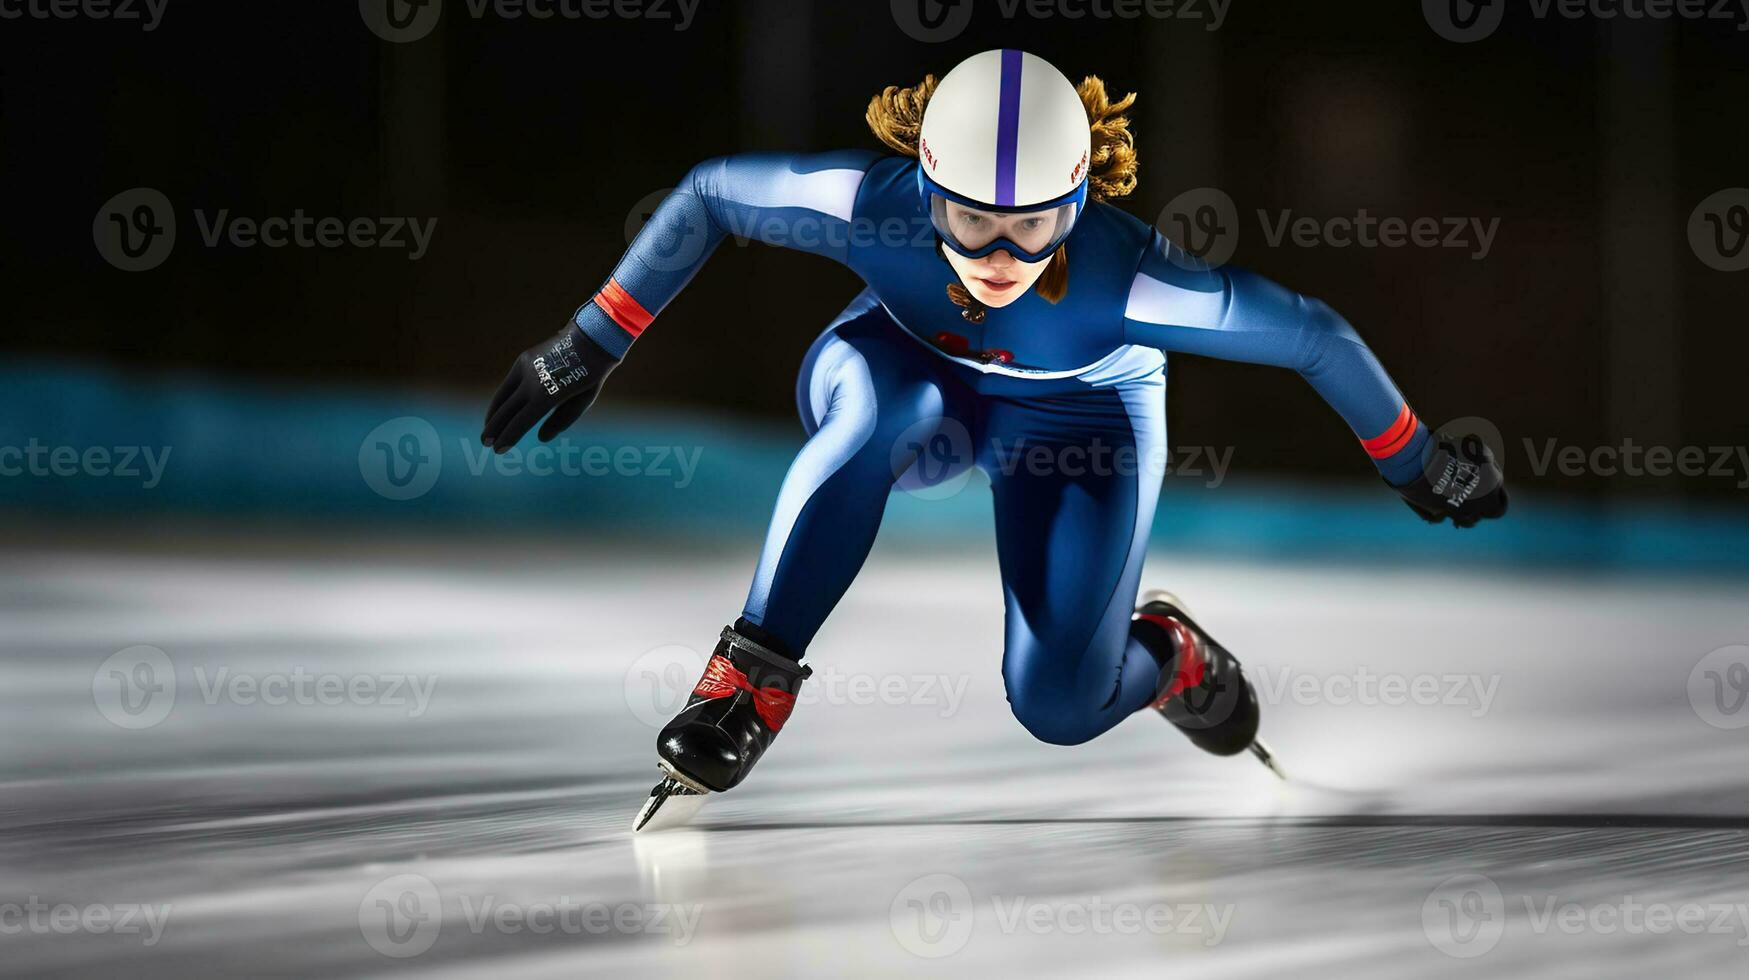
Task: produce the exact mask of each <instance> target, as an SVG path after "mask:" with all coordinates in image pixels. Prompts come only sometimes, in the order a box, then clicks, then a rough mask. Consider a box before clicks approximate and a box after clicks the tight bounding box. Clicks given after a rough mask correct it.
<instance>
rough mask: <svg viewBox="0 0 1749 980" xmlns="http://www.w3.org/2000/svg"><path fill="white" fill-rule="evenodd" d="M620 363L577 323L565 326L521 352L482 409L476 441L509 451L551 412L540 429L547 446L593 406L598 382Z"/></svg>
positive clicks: (500, 451)
mask: <svg viewBox="0 0 1749 980" xmlns="http://www.w3.org/2000/svg"><path fill="white" fill-rule="evenodd" d="M618 364H619V362H618V361H616V360H614V359H613V358H612V357H610V356H609V355H608V353H607V351H604V350H602V349H601V346H600V345H599V344H597V343H595V341H593V340H590V339H589V338H588V337H586V336H584V335H583V331H581V330H579V329H577V325H576V324H575V323H567V324H565V329H563V330H560V331H559V332H558V334H557V335H556V336H554V337H552V338H551V339H550V340H547V341H545V342H543V343H541V344H540V345H538V346H535V347H531V348H529V349H528V350H525V351H523V352H522V356H520V357H518V358H517V359H516V363H515V364H512V365H511V366H510V373H509V374H508V375H505V377H504V383H503V384H501V385H499V386H498V393H497V394H495V395H493V396H492V404H491V405H490V406H489V407H488V408H487V409H486V427H485V428H484V429H482V430H481V431H480V442H481V443H482V444H484V445H487V446H491V447H492V448H493V449H494V450H496V451H497V452H499V453H504V452H507V451H509V449H510V447H512V446H514V445H516V443H517V442H518V441H519V440H521V439H522V437H523V436H524V435H526V434H527V433H528V430H529V429H530V428H531V427H533V425H534V424H535V423H536V422H539V421H540V420H541V417H542V416H545V415H546V414H547V413H548V412H552V416H551V417H550V418H548V419H547V421H546V424H545V425H542V426H541V427H540V441H541V442H551V441H552V439H553V437H554V436H556V435H558V434H559V433H561V432H563V431H565V430H566V429H568V428H570V427H571V423H573V422H575V421H577V419H578V418H579V417H581V416H582V414H583V412H584V411H585V410H586V409H588V408H589V406H590V405H593V404H595V396H596V395H599V394H600V393H601V383H602V382H603V381H606V380H607V374H608V372H609V371H612V370H613V369H614V368H615V367H616V366H618Z"/></svg>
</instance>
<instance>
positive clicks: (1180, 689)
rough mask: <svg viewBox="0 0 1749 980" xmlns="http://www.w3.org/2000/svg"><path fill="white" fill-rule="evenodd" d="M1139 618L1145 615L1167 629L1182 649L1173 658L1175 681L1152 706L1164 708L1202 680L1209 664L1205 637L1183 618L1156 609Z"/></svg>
mask: <svg viewBox="0 0 1749 980" xmlns="http://www.w3.org/2000/svg"><path fill="white" fill-rule="evenodd" d="M1136 618H1137V619H1145V620H1147V621H1148V622H1150V623H1153V624H1154V625H1155V626H1158V627H1160V628H1161V629H1163V630H1165V631H1166V635H1167V636H1169V637H1171V638H1172V646H1173V648H1174V649H1176V650H1177V651H1178V656H1177V657H1176V658H1175V659H1174V660H1173V661H1172V667H1173V670H1172V683H1170V684H1168V685H1166V689H1165V690H1164V691H1162V692H1160V696H1159V697H1157V698H1155V699H1154V703H1153V705H1152V706H1151V707H1154V708H1163V707H1165V706H1166V702H1168V701H1170V700H1172V699H1173V698H1175V697H1177V696H1178V695H1180V694H1183V693H1184V692H1185V691H1186V690H1188V689H1190V688H1193V687H1197V686H1199V685H1200V684H1202V676H1203V673H1204V672H1205V671H1206V670H1207V668H1208V657H1207V656H1206V655H1204V653H1203V652H1202V639H1201V638H1200V637H1198V636H1197V635H1196V631H1195V630H1193V629H1191V628H1190V627H1188V626H1186V625H1184V624H1183V623H1182V622H1180V621H1178V620H1176V619H1173V618H1171V617H1169V616H1157V615H1155V614H1153V613H1141V614H1138V615H1137V616H1136Z"/></svg>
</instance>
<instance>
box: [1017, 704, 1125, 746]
mask: <svg viewBox="0 0 1749 980" xmlns="http://www.w3.org/2000/svg"><path fill="white" fill-rule="evenodd" d="M1008 707H1009V710H1011V711H1013V712H1014V717H1015V719H1016V720H1017V721H1019V722H1020V724H1021V726H1022V727H1024V728H1025V729H1026V730H1027V731H1028V732H1029V733H1031V735H1032V737H1033V738H1036V739H1038V740H1039V741H1041V742H1046V743H1049V744H1051V745H1080V744H1082V743H1083V742H1087V741H1091V740H1092V739H1093V737H1094V736H1096V735H1098V734H1099V733H1100V731H1101V730H1102V729H1100V728H1098V727H1095V726H1092V725H1089V724H1088V720H1087V719H1086V718H1085V717H1084V716H1083V714H1082V713H1081V712H1078V711H1076V710H1074V706H1073V705H1070V704H1068V703H1065V702H1064V701H1063V700H1062V699H1060V698H1049V697H1040V696H1036V695H1032V694H1027V693H1025V692H1019V693H1017V692H1010V693H1009V695H1008Z"/></svg>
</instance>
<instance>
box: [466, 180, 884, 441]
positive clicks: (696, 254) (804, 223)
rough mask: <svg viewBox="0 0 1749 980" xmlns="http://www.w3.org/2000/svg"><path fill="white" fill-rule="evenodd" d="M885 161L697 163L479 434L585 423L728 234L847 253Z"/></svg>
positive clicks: (508, 388)
mask: <svg viewBox="0 0 1749 980" xmlns="http://www.w3.org/2000/svg"><path fill="white" fill-rule="evenodd" d="M876 159H878V157H876V156H875V155H874V154H872V153H863V152H856V151H846V152H840V153H821V154H813V155H808V156H798V155H795V154H775V153H762V154H746V155H743V156H733V157H719V158H717V159H715V160H706V161H705V162H704V163H701V164H699V165H698V166H696V167H693V168H692V170H690V171H689V172H688V173H687V174H686V176H685V177H684V178H682V179H681V181H680V184H679V185H678V186H677V187H675V188H674V191H673V192H672V193H670V194H669V195H668V196H667V197H666V198H665V199H663V201H662V204H661V205H660V206H659V207H657V208H656V211H655V213H654V214H652V215H650V220H649V222H648V223H646V224H645V225H644V227H643V230H641V231H639V232H638V237H637V238H636V239H634V240H633V241H632V246H631V248H629V249H627V250H626V254H625V256H624V257H623V258H621V259H620V261H619V265H617V266H615V267H614V270H613V275H612V276H610V277H608V280H607V281H606V282H605V283H602V285H601V288H600V289H598V290H596V292H595V295H594V296H593V297H592V298H591V299H590V300H589V302H587V303H584V304H583V306H582V308H581V309H579V310H578V311H577V312H576V313H575V314H573V315H572V317H571V319H570V320H569V321H568V322H567V323H566V324H565V326H564V327H562V328H560V330H559V332H558V333H557V334H555V335H554V336H552V337H550V338H548V339H547V340H544V341H542V342H541V343H539V344H536V345H535V346H534V347H531V348H529V349H528V350H526V351H523V353H522V355H521V356H520V357H518V358H517V359H516V362H515V363H514V364H512V365H511V366H510V373H509V374H508V375H506V376H505V378H504V380H503V382H501V383H500V384H499V385H498V392H497V394H495V395H493V397H492V403H491V404H490V405H489V406H487V408H486V423H485V425H484V427H482V428H481V430H480V442H481V443H482V444H484V445H487V446H492V447H493V448H494V449H496V450H497V451H498V452H500V453H502V452H507V451H508V450H509V449H510V447H512V446H514V445H516V443H517V441H518V440H519V439H521V438H522V437H523V435H525V434H526V433H527V432H528V430H529V429H531V428H533V427H534V425H535V424H536V423H538V422H540V421H541V420H542V419H545V420H546V422H545V423H544V424H542V425H541V427H540V433H539V434H540V439H541V441H542V442H547V441H550V440H551V439H553V438H554V437H555V436H557V435H558V434H559V433H560V432H563V431H564V430H565V429H566V428H567V427H569V426H570V425H571V424H572V423H574V422H576V421H577V419H578V418H580V417H581V416H582V414H583V413H584V412H585V411H587V410H588V408H589V406H590V405H591V404H593V403H594V402H595V398H596V396H597V395H599V394H600V393H601V385H602V382H604V381H606V380H607V376H608V374H609V373H611V372H612V371H613V369H614V368H615V367H616V366H617V365H618V364H619V362H620V360H621V359H622V358H624V357H625V355H626V351H628V350H630V349H631V346H632V341H633V340H636V339H637V337H638V335H639V334H641V333H643V332H644V328H645V327H647V326H649V325H650V321H651V320H654V319H655V318H656V314H658V313H660V312H662V308H663V307H665V306H667V305H668V301H669V300H672V299H673V298H674V297H675V296H676V295H677V294H678V293H679V292H680V290H681V289H683V288H685V286H686V284H687V282H689V281H691V279H692V277H693V275H694V274H695V273H697V272H698V270H699V269H700V268H701V267H702V266H703V265H704V263H705V260H706V259H708V258H709V257H710V254H711V253H712V252H713V251H715V250H716V247H717V246H718V245H720V244H721V243H722V241H723V239H724V238H726V237H728V236H729V235H735V236H737V237H740V238H749V239H755V240H757V241H762V242H768V243H770V244H773V245H788V246H790V247H791V248H799V249H801V250H802V251H805V252H812V253H814V254H816V255H825V256H828V257H830V258H834V259H837V260H838V261H840V262H844V261H847V259H848V255H849V247H850V246H849V242H850V237H851V236H850V234H849V232H850V222H851V219H852V218H853V216H854V215H853V212H854V211H855V208H856V195H857V192H858V190H859V189H860V188H861V187H862V179H863V177H864V176H865V175H866V174H867V172H868V167H869V166H870V165H871V164H872V163H874V161H875V160H876Z"/></svg>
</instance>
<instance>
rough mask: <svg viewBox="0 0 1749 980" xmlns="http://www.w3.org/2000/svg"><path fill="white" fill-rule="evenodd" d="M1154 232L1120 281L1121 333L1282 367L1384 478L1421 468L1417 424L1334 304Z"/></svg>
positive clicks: (1424, 442) (1412, 475)
mask: <svg viewBox="0 0 1749 980" xmlns="http://www.w3.org/2000/svg"><path fill="white" fill-rule="evenodd" d="M1174 248H1176V246H1173V245H1171V244H1170V243H1167V242H1165V240H1164V239H1162V238H1160V237H1159V236H1156V239H1155V242H1154V246H1153V247H1151V248H1150V249H1149V251H1148V255H1147V257H1146V258H1144V259H1143V262H1142V266H1141V268H1140V269H1139V270H1138V271H1137V274H1136V279H1135V282H1134V283H1133V285H1132V286H1131V289H1130V294H1129V300H1128V303H1127V305H1126V308H1125V310H1124V332H1125V339H1126V340H1127V341H1128V342H1130V343H1133V344H1142V345H1146V346H1149V347H1158V348H1160V349H1162V350H1168V351H1182V352H1184V353H1187V354H1199V355H1202V356H1205V357H1217V358H1221V359H1222V360H1229V361H1245V362H1248V363H1252V364H1270V365H1275V366H1277V367H1285V368H1292V369H1293V370H1295V371H1298V372H1299V374H1300V376H1301V377H1303V378H1305V379H1306V380H1307V381H1308V382H1310V383H1311V385H1312V387H1313V388H1314V389H1316V390H1317V392H1318V394H1319V395H1321V396H1322V397H1323V399H1324V400H1325V401H1326V402H1328V403H1329V404H1330V407H1331V408H1334V409H1335V410H1336V412H1337V414H1339V415H1341V416H1342V419H1343V421H1345V422H1347V423H1348V427H1349V428H1350V429H1352V430H1353V431H1354V434H1355V436H1356V437H1357V438H1358V439H1359V440H1360V443H1361V447H1362V448H1363V449H1365V450H1366V452H1367V454H1368V455H1369V456H1371V457H1372V458H1373V461H1374V462H1375V463H1376V464H1377V465H1378V468H1379V472H1380V473H1382V474H1383V475H1384V477H1385V479H1386V480H1387V481H1388V482H1390V483H1391V484H1392V485H1393V486H1403V485H1405V484H1408V483H1411V482H1413V481H1415V480H1416V479H1417V478H1418V477H1420V476H1421V474H1422V464H1423V462H1424V458H1423V457H1424V455H1425V454H1426V452H1427V451H1428V449H1429V445H1428V444H1429V437H1428V431H1427V426H1426V425H1424V424H1422V422H1421V421H1420V420H1419V419H1417V418H1416V417H1415V413H1414V412H1413V411H1412V410H1410V408H1409V405H1408V402H1406V401H1405V400H1404V398H1403V394H1402V392H1401V391H1399V390H1398V389H1397V386H1396V385H1395V384H1393V383H1392V382H1391V379H1390V376H1389V375H1387V374H1386V373H1385V369H1384V368H1383V367H1382V366H1380V364H1379V361H1378V358H1377V357H1375V356H1373V353H1372V351H1371V350H1369V349H1368V348H1367V346H1366V344H1365V342H1363V341H1362V340H1361V339H1360V336H1359V335H1358V334H1356V333H1355V332H1354V328H1353V327H1351V326H1349V324H1348V321H1346V320H1344V319H1343V318H1342V317H1341V316H1340V315H1339V314H1337V312H1336V311H1335V310H1333V309H1331V308H1330V307H1329V306H1327V305H1326V304H1324V303H1323V302H1320V301H1319V300H1315V299H1310V298H1308V297H1306V296H1302V295H1300V294H1299V293H1296V292H1293V291H1292V290H1289V289H1286V288H1284V287H1282V286H1279V285H1277V284H1275V283H1273V282H1270V281H1269V280H1268V279H1265V278H1263V277H1262V276H1259V275H1256V274H1254V273H1251V272H1247V271H1245V270H1243V269H1233V268H1227V269H1217V270H1208V269H1202V268H1198V267H1197V266H1196V263H1195V260H1193V259H1190V258H1189V257H1187V256H1185V255H1184V254H1183V253H1182V252H1178V253H1176V257H1175V256H1174V254H1173V253H1169V252H1167V251H1166V250H1167V249H1174Z"/></svg>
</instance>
